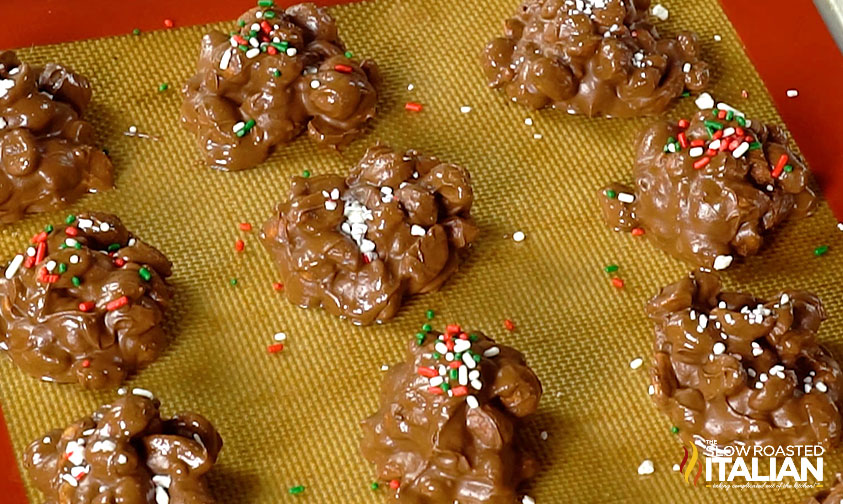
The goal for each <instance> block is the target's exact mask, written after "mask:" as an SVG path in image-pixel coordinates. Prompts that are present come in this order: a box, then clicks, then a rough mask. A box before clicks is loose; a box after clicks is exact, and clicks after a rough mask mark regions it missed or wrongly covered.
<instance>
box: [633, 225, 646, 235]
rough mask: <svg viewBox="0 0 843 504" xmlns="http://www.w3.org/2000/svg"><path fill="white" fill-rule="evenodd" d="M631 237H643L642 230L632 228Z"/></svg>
mask: <svg viewBox="0 0 843 504" xmlns="http://www.w3.org/2000/svg"><path fill="white" fill-rule="evenodd" d="M632 236H644V228H640V227H637V228H632Z"/></svg>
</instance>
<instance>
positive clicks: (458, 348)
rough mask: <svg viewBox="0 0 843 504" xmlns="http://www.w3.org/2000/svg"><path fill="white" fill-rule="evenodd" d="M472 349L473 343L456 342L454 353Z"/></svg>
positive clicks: (460, 340) (461, 340) (465, 341)
mask: <svg viewBox="0 0 843 504" xmlns="http://www.w3.org/2000/svg"><path fill="white" fill-rule="evenodd" d="M469 348H471V342H470V341H468V340H464V339H458V340H456V341H454V352H457V353H462V352H465V351H466V350H468V349H469Z"/></svg>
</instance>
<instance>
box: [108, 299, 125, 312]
mask: <svg viewBox="0 0 843 504" xmlns="http://www.w3.org/2000/svg"><path fill="white" fill-rule="evenodd" d="M127 304H129V298H128V297H126V296H120V297H119V298H117V299H115V300H114V301H109V302H108V304H106V305H105V309H106V310H108V311H114V310H118V309H120V308H123V307H124V306H126V305H127Z"/></svg>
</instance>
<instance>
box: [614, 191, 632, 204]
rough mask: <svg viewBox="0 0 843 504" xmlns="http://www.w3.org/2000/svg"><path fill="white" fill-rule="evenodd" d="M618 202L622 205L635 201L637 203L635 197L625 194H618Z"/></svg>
mask: <svg viewBox="0 0 843 504" xmlns="http://www.w3.org/2000/svg"><path fill="white" fill-rule="evenodd" d="M618 201H620V202H621V203H632V202H633V201H635V196H633V195H632V194H629V193H625V192H622V193H618Z"/></svg>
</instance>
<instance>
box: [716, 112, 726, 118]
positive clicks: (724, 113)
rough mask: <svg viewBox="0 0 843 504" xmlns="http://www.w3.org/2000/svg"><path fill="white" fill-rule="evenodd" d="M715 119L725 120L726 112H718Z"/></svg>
mask: <svg viewBox="0 0 843 504" xmlns="http://www.w3.org/2000/svg"><path fill="white" fill-rule="evenodd" d="M717 118H718V119H725V118H726V111H725V110H721V111H720V112H718V113H717Z"/></svg>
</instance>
